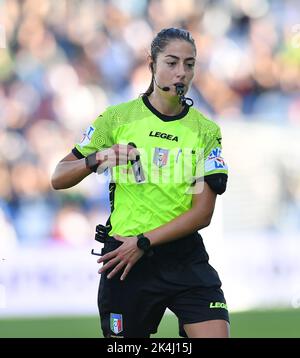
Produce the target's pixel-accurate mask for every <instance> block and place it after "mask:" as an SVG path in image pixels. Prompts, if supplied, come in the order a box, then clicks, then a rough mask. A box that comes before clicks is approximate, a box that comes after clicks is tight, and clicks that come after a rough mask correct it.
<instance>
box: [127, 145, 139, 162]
mask: <svg viewBox="0 0 300 358" xmlns="http://www.w3.org/2000/svg"><path fill="white" fill-rule="evenodd" d="M129 147H130V146H129ZM139 155H140V152H139V151H138V150H137V149H136V148H134V147H131V149H130V150H129V152H128V160H136V159H137V157H138V156H139Z"/></svg>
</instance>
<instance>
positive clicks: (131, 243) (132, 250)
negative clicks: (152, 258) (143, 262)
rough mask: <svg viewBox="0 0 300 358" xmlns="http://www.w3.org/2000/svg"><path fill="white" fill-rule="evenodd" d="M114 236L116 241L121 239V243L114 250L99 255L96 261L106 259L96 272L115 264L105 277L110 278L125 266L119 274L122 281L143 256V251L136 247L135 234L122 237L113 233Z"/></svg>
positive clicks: (103, 270)
mask: <svg viewBox="0 0 300 358" xmlns="http://www.w3.org/2000/svg"><path fill="white" fill-rule="evenodd" d="M114 238H115V239H116V240H118V241H122V242H123V244H122V245H121V246H120V247H118V248H117V249H116V250H114V251H111V252H109V253H107V254H105V255H103V256H101V258H100V259H98V260H97V262H98V263H101V262H104V261H107V262H106V263H105V264H104V265H103V266H102V267H101V269H100V270H99V271H98V273H103V272H105V271H106V270H107V269H109V268H111V267H113V266H115V267H114V269H113V270H112V271H111V272H110V273H109V274H108V275H107V278H109V279H110V278H112V277H113V276H115V275H116V273H117V272H119V271H120V270H121V269H122V268H124V267H125V269H124V271H123V273H122V275H121V280H122V281H123V280H125V278H126V276H127V275H128V272H129V271H130V270H131V268H132V267H133V265H134V264H135V263H136V262H137V261H138V260H139V259H140V258H141V257H142V256H143V254H144V251H143V250H141V249H139V248H138V247H137V245H136V243H137V237H136V236H132V237H122V236H119V235H115V236H114Z"/></svg>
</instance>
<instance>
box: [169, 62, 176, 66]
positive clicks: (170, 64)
mask: <svg viewBox="0 0 300 358" xmlns="http://www.w3.org/2000/svg"><path fill="white" fill-rule="evenodd" d="M167 64H168V65H169V66H170V67H173V66H175V65H176V62H174V61H173V62H167Z"/></svg>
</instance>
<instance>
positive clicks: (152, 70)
mask: <svg viewBox="0 0 300 358" xmlns="http://www.w3.org/2000/svg"><path fill="white" fill-rule="evenodd" d="M148 66H149V69H150V71H151V73H152V74H153V73H154V68H155V67H154V62H153V59H152V57H151V56H149V57H148Z"/></svg>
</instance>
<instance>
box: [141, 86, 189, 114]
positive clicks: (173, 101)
mask: <svg viewBox="0 0 300 358" xmlns="http://www.w3.org/2000/svg"><path fill="white" fill-rule="evenodd" d="M162 92H163V91H161V90H158V89H156V88H155V89H154V91H153V92H152V93H151V94H150V96H149V97H148V99H149V102H150V103H151V104H152V106H153V107H154V108H156V109H157V110H158V111H159V112H160V113H162V114H165V115H167V116H176V115H177V114H179V113H181V112H182V110H183V106H182V105H181V104H180V103H179V101H178V97H177V96H170V95H168V94H166V93H164V92H163V93H162Z"/></svg>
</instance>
